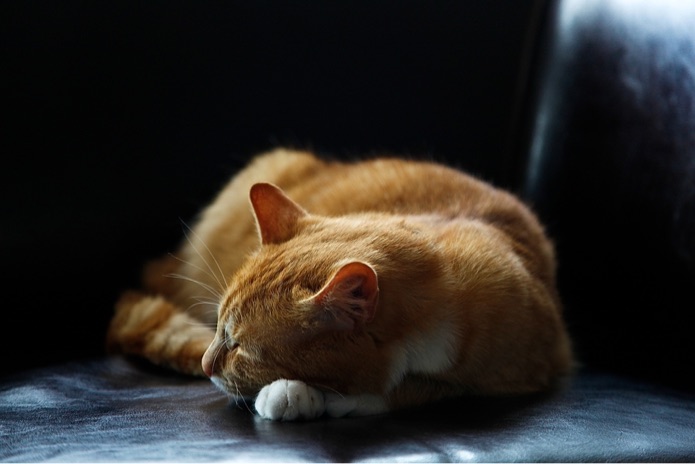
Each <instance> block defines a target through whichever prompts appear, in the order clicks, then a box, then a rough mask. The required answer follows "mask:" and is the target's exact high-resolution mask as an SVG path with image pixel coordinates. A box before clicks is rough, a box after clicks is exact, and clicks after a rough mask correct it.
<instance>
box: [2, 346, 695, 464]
mask: <svg viewBox="0 0 695 464" xmlns="http://www.w3.org/2000/svg"><path fill="white" fill-rule="evenodd" d="M0 385H2V386H1V387H0V460H2V461H4V462H7V461H12V462H29V461H33V462H36V461H42V462H47V461H54V462H66V461H70V462H87V461H90V462H105V461H111V462H114V461H118V462H127V461H131V462H132V461H167V462H184V461H186V462H193V461H195V462H212V461H237V462H238V461H246V462H249V461H265V462H272V461H284V462H288V461H304V462H308V461H311V462H362V461H382V462H383V461H390V462H401V461H409V462H413V461H418V462H445V461H457V462H467V461H495V462H504V461H526V462H531V461H555V462H559V461H575V462H578V461H593V462H597V461H633V462H636V461H642V462H644V461H662V462H663V461H670V462H675V461H691V462H692V461H695V440H693V437H694V436H695V395H694V394H692V393H684V392H679V391H675V390H669V389H665V388H663V387H659V386H655V385H651V384H648V383H643V382H637V381H633V380H630V379H627V378H621V377H616V376H613V375H607V374H602V373H597V372H581V373H580V374H579V375H578V376H577V377H576V378H575V379H574V381H573V382H572V383H571V384H570V386H569V387H568V388H567V389H565V390H563V391H561V392H557V393H554V394H551V395H543V396H536V397H531V398H523V399H513V400H510V399H505V400H489V399H485V400H483V399H467V400H456V401H448V402H443V403H440V404H437V405H434V406H430V407H426V408H419V409H415V410H411V411H401V412H397V413H392V414H387V415H382V416H373V417H365V418H354V419H325V420H319V421H316V422H299V423H277V422H270V421H266V420H263V419H260V418H259V417H257V416H256V415H254V414H253V413H252V412H251V411H250V410H248V409H247V408H245V407H244V406H240V405H236V404H230V403H229V402H228V401H227V399H226V397H225V396H224V395H223V394H222V393H221V392H219V391H218V390H217V389H216V388H215V387H214V386H213V385H212V384H211V383H210V382H209V381H207V380H204V379H192V378H188V377H182V376H178V375H175V374H171V373H169V372H165V371H161V370H158V369H155V368H152V367H151V366H148V365H143V364H140V363H138V362H133V361H130V360H126V359H124V358H119V357H114V358H104V359H96V360H93V361H88V362H75V363H69V364H64V365H58V366H55V367H52V368H49V369H43V370H35V371H27V372H25V373H22V374H19V375H14V376H12V377H8V378H5V379H3V382H1V383H0Z"/></svg>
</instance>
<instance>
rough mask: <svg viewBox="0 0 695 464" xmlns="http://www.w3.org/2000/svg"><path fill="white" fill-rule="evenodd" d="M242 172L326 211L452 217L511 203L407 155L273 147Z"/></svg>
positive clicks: (464, 177)
mask: <svg viewBox="0 0 695 464" xmlns="http://www.w3.org/2000/svg"><path fill="white" fill-rule="evenodd" d="M248 174H249V176H248V177H249V178H252V179H253V180H252V181H250V182H248V184H252V183H253V182H270V183H273V184H275V185H277V186H278V187H280V188H281V189H283V190H284V191H285V192H286V193H287V194H288V196H290V198H292V199H293V200H294V201H296V202H297V203H299V204H300V205H302V206H303V207H304V208H306V209H307V210H308V211H309V212H311V213H314V214H321V215H327V216H338V215H342V214H350V213H360V212H387V213H389V212H390V213H394V214H437V213H439V214H444V215H446V216H450V217H453V216H456V215H459V214H469V213H473V214H475V213H476V211H477V212H480V213H482V212H483V210H484V209H489V208H493V207H500V206H508V207H513V208H515V207H517V205H516V204H515V203H516V202H515V200H514V199H513V198H511V197H510V196H509V195H508V194H506V193H505V192H503V191H501V190H498V189H496V188H494V187H492V186H491V185H489V184H487V183H485V182H482V181H480V180H478V179H476V178H474V177H472V176H470V175H468V174H466V173H464V172H462V171H459V170H456V169H453V168H450V167H448V166H444V165H441V164H438V163H435V162H428V161H420V160H414V159H407V158H398V157H383V156H382V157H372V158H365V159H360V160H355V161H350V162H338V161H331V160H327V159H323V158H321V157H319V156H317V155H315V154H313V153H311V152H303V151H294V150H287V149H278V150H275V151H272V152H270V153H267V154H263V155H261V156H259V157H257V158H256V159H255V160H254V161H253V162H252V163H251V164H250V166H249V168H248ZM248 187H250V185H248ZM505 203H506V205H505ZM511 203H514V205H511Z"/></svg>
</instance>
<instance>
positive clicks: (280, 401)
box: [255, 379, 325, 421]
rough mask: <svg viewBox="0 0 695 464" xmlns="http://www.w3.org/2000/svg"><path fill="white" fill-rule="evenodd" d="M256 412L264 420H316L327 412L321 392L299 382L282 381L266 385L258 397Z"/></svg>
mask: <svg viewBox="0 0 695 464" xmlns="http://www.w3.org/2000/svg"><path fill="white" fill-rule="evenodd" d="M255 406H256V411H257V412H258V414H259V415H260V416H261V417H263V418H264V419H270V420H281V421H293V420H299V419H315V418H317V417H319V416H321V415H322V414H323V413H324V411H325V403H324V395H323V393H322V392H321V391H320V390H317V389H316V388H314V387H312V386H309V385H307V384H305V383H304V382H302V381H299V380H285V379H280V380H276V381H275V382H273V383H271V384H270V385H266V386H265V387H263V388H262V389H261V391H260V392H259V393H258V396H257V397H256V404H255Z"/></svg>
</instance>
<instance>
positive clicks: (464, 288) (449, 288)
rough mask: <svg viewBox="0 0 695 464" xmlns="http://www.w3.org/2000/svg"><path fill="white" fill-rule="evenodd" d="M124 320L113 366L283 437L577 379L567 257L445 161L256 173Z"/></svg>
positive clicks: (323, 165) (521, 210)
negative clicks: (215, 393)
mask: <svg viewBox="0 0 695 464" xmlns="http://www.w3.org/2000/svg"><path fill="white" fill-rule="evenodd" d="M187 236H188V237H187V239H186V240H183V241H182V245H181V247H180V249H179V250H178V251H177V252H176V253H175V254H173V255H168V256H166V257H164V258H161V259H159V260H155V261H152V262H150V263H148V264H147V265H146V266H145V268H144V271H143V286H142V290H140V291H127V292H125V293H124V294H123V295H122V296H121V297H120V299H119V300H118V301H117V303H116V309H115V313H114V315H113V318H112V320H111V322H110V325H109V328H108V332H107V336H106V343H107V348H108V350H109V352H110V353H124V354H128V355H136V356H141V357H144V358H146V359H148V360H149V361H151V362H153V363H155V364H158V365H161V366H167V367H169V368H172V369H175V370H177V371H179V372H183V373H187V374H192V375H198V376H207V377H209V378H210V379H211V380H212V382H213V383H214V384H215V385H216V386H217V387H219V388H220V389H221V390H222V391H223V392H225V393H226V394H227V395H228V396H229V397H230V398H232V399H236V400H242V401H244V400H249V401H255V403H254V405H255V410H256V412H257V414H258V415H260V416H261V417H263V418H266V419H272V420H300V419H305V420H308V419H314V418H317V417H320V416H329V417H342V416H360V415H370V414H380V413H386V412H388V411H392V410H396V409H401V408H407V407H414V406H417V405H425V404H428V403H431V402H433V401H437V400H441V399H445V398H450V397H456V396H461V395H519V394H526V393H532V392H539V391H544V390H547V389H550V388H552V387H553V386H554V385H557V383H558V380H559V379H563V378H566V377H567V376H568V375H569V374H570V372H571V370H572V366H573V364H574V357H573V353H572V347H571V340H570V337H569V334H568V331H567V328H566V324H565V322H564V320H563V313H562V312H563V310H562V304H561V301H560V297H559V294H558V291H557V289H556V285H555V269H556V262H555V255H554V249H553V244H552V242H551V240H550V239H549V238H548V236H547V235H546V233H545V231H544V229H543V226H542V225H541V224H540V222H539V220H538V218H537V217H536V216H535V214H534V213H533V212H532V211H531V209H530V208H529V207H528V206H527V205H525V204H524V203H523V202H522V201H521V200H519V199H518V198H517V197H516V196H514V195H513V194H511V193H510V192H507V191H504V190H501V189H498V188H496V187H494V186H492V185H491V184H489V183H487V182H485V181H483V180H481V179H478V178H476V177H474V176H472V175H470V174H467V173H465V172H463V171H460V170H457V169H454V168H452V167H448V166H444V165H441V164H437V163H434V162H430V161H416V160H409V159H405V158H398V157H390V156H383V157H372V158H365V159H362V160H356V161H351V162H339V161H335V160H329V159H327V158H322V157H319V156H317V155H315V154H314V153H312V152H309V151H300V150H293V149H287V148H278V149H275V150H272V151H269V152H265V153H262V154H259V155H257V156H255V157H254V158H253V159H252V160H251V161H250V163H249V164H248V165H247V166H246V167H245V168H244V169H242V170H241V171H239V172H238V173H237V174H236V175H235V176H234V177H233V178H232V179H231V180H230V182H229V183H228V184H227V185H226V186H224V188H223V189H222V190H221V192H220V193H219V194H218V196H217V197H216V198H215V199H214V201H213V202H212V203H211V204H210V205H209V206H207V207H206V208H205V209H204V210H203V211H202V212H201V214H200V216H199V217H198V218H197V222H196V224H195V226H194V227H193V228H192V229H191V231H190V233H189V234H187Z"/></svg>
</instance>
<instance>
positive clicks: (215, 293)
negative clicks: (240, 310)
mask: <svg viewBox="0 0 695 464" xmlns="http://www.w3.org/2000/svg"><path fill="white" fill-rule="evenodd" d="M166 277H169V278H172V279H181V280H186V281H188V282H191V283H194V284H197V285H200V286H201V287H203V289H205V290H207V291H208V292H209V293H211V294H212V296H214V297H216V298H218V299H222V294H221V293H220V292H219V291H218V290H216V289H214V288H213V287H211V286H210V285H208V284H206V283H204V282H201V281H199V280H196V279H193V278H191V277H188V276H186V275H183V274H167V275H166Z"/></svg>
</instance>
